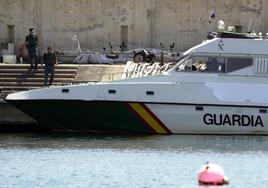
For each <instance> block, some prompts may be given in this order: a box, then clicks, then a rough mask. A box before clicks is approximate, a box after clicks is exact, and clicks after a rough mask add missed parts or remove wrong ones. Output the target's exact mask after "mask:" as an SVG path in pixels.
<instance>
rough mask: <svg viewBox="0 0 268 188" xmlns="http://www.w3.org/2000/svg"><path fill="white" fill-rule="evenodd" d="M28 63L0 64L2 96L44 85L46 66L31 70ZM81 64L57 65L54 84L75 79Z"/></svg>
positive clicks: (0, 90)
mask: <svg viewBox="0 0 268 188" xmlns="http://www.w3.org/2000/svg"><path fill="white" fill-rule="evenodd" d="M29 67H30V65H28V64H0V94H1V95H0V98H3V97H5V96H6V95H7V94H9V93H13V92H17V91H24V90H29V89H36V88H40V87H43V85H44V67H41V66H40V65H39V67H38V70H37V71H33V70H29ZM78 69H79V65H62V64H60V65H56V66H55V78H54V82H53V85H63V84H66V83H72V82H74V81H75V79H76V77H77V74H78Z"/></svg>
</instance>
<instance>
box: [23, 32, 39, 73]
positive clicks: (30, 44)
mask: <svg viewBox="0 0 268 188" xmlns="http://www.w3.org/2000/svg"><path fill="white" fill-rule="evenodd" d="M25 44H26V47H27V49H28V56H29V58H28V60H29V63H30V64H31V70H33V69H34V70H37V65H38V38H37V35H36V34H35V32H34V29H33V28H30V29H29V35H27V36H26V38H25ZM33 60H34V65H33Z"/></svg>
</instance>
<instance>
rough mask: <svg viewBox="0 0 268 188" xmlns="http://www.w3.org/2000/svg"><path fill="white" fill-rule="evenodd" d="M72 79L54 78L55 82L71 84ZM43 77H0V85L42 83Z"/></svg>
mask: <svg viewBox="0 0 268 188" xmlns="http://www.w3.org/2000/svg"><path fill="white" fill-rule="evenodd" d="M73 80H74V78H55V79H54V81H55V82H71V81H73ZM43 81H44V76H43V77H40V78H1V77H0V85H1V83H5V82H6V83H7V84H8V83H9V82H19V83H20V82H43Z"/></svg>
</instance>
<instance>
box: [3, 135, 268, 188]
mask: <svg viewBox="0 0 268 188" xmlns="http://www.w3.org/2000/svg"><path fill="white" fill-rule="evenodd" d="M206 162H211V163H217V164H219V165H221V166H222V167H223V168H224V170H225V173H226V175H227V176H228V177H229V179H230V185H227V186H224V187H228V188H229V187H238V188H247V187H248V188H253V187H254V188H255V187H257V188H261V187H264V188H266V187H268V137H265V136H190V135H172V136H130V135H66V134H65V135H5V134H3V135H1V136H0V187H1V188H2V187H3V188H5V187H7V188H9V187H10V188H16V187H19V188H20V187H22V188H29V187H64V188H68V187H70V188H73V187H93V188H94V187H96V188H98V187H108V188H129V187H131V188H132V187H133V188H138V187H142V188H143V187H144V188H145V187H148V188H149V187H152V188H158V187H159V188H165V187H172V188H181V187H182V188H192V187H193V188H194V187H200V186H199V185H198V183H197V172H198V170H199V169H200V168H201V166H202V165H203V164H204V163H206Z"/></svg>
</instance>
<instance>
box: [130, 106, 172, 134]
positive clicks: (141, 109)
mask: <svg viewBox="0 0 268 188" xmlns="http://www.w3.org/2000/svg"><path fill="white" fill-rule="evenodd" d="M128 105H129V107H130V108H131V109H132V110H133V111H134V112H135V113H136V114H137V115H138V116H139V118H140V119H141V120H142V121H143V122H144V123H145V124H146V125H147V126H148V127H149V128H150V129H151V131H152V132H154V133H156V134H171V131H170V130H169V129H168V128H167V127H166V126H165V125H164V123H163V122H162V121H161V120H160V119H159V118H158V117H157V116H156V115H155V114H154V113H153V112H152V111H151V110H150V109H149V108H148V107H147V106H146V105H145V104H143V103H128Z"/></svg>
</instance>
